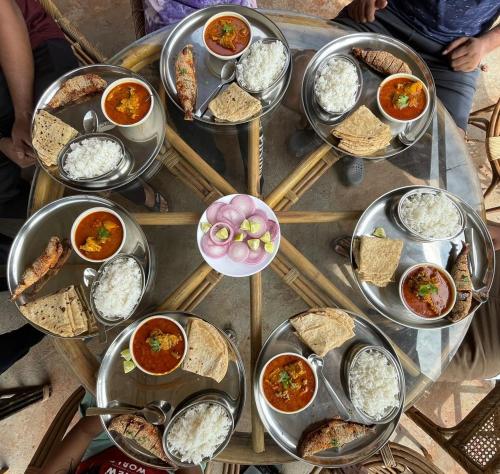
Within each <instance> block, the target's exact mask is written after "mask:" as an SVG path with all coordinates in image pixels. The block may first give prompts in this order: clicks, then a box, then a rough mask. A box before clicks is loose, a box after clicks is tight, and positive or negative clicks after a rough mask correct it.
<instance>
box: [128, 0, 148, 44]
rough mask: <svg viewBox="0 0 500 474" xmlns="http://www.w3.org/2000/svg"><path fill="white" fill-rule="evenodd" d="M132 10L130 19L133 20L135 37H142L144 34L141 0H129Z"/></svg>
mask: <svg viewBox="0 0 500 474" xmlns="http://www.w3.org/2000/svg"><path fill="white" fill-rule="evenodd" d="M130 8H131V10H132V21H133V22H134V29H135V37H136V38H137V39H139V38H142V37H143V36H144V35H145V34H146V27H145V22H144V5H143V3H142V0H130Z"/></svg>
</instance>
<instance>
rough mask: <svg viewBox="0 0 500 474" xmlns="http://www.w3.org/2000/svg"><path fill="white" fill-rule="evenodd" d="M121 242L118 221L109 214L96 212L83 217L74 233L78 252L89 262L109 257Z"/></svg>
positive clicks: (121, 235) (120, 227) (121, 237)
mask: <svg viewBox="0 0 500 474" xmlns="http://www.w3.org/2000/svg"><path fill="white" fill-rule="evenodd" d="M122 240H123V228H122V224H121V222H120V221H119V219H118V218H117V217H116V216H115V215H114V214H111V213H110V212H105V211H97V212H93V213H92V214H89V215H88V216H86V217H84V218H83V219H82V220H81V222H80V223H79V224H78V227H77V228H76V232H75V243H76V245H77V248H78V250H79V251H80V252H81V253H82V254H83V255H85V257H87V258H89V259H91V260H104V259H106V258H109V257H111V256H112V255H113V254H114V253H116V251H117V250H118V248H119V247H120V245H121V243H122Z"/></svg>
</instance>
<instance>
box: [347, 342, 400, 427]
mask: <svg viewBox="0 0 500 474" xmlns="http://www.w3.org/2000/svg"><path fill="white" fill-rule="evenodd" d="M349 376H350V385H351V400H352V403H353V404H354V405H355V406H356V407H357V408H358V409H360V410H361V411H362V412H364V413H366V414H367V415H369V416H370V417H371V418H373V419H374V420H380V419H381V418H383V417H384V416H385V415H386V414H387V413H388V411H389V410H390V409H391V408H394V407H397V406H399V386H398V376H397V372H396V368H395V367H394V365H393V364H392V363H391V362H390V361H389V360H388V359H387V357H386V356H385V355H384V354H382V353H381V352H379V351H365V352H363V353H362V354H361V355H360V356H359V357H358V359H357V360H356V362H355V364H354V366H353V367H352V368H351V371H350V374H349Z"/></svg>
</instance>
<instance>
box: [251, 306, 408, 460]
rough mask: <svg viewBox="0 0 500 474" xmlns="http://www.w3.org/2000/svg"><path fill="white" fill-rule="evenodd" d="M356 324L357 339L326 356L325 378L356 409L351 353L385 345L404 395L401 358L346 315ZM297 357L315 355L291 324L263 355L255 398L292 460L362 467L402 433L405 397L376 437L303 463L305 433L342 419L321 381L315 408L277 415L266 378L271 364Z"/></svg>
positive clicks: (382, 339) (376, 331)
mask: <svg viewBox="0 0 500 474" xmlns="http://www.w3.org/2000/svg"><path fill="white" fill-rule="evenodd" d="M346 313H348V314H349V315H350V316H351V317H352V318H353V319H354V323H355V328H354V331H355V336H354V337H353V338H352V339H350V340H349V341H347V342H345V343H344V344H343V345H342V346H341V347H338V348H336V349H333V350H331V351H329V352H328V354H327V355H326V356H325V357H324V367H323V373H324V375H325V376H326V378H327V380H328V381H329V382H330V384H331V386H332V387H333V389H334V390H335V391H336V393H337V395H338V396H339V397H340V399H341V400H343V402H344V403H345V404H346V406H347V407H349V406H350V402H349V398H348V392H347V387H346V380H345V376H344V369H345V363H348V360H349V353H350V351H351V350H352V349H353V348H354V347H356V346H358V345H359V344H364V345H365V344H366V345H373V346H381V347H383V348H384V349H386V350H387V351H389V352H390V353H391V355H392V356H393V357H394V359H395V360H396V362H397V371H398V372H399V377H400V380H401V385H402V387H403V390H404V373H403V369H402V367H401V363H400V362H399V358H398V356H397V355H396V353H395V352H394V350H393V348H392V346H391V344H390V342H389V341H388V340H387V338H386V337H385V335H384V334H383V333H382V332H381V331H380V330H379V329H378V328H377V327H376V326H374V325H373V324H372V323H371V322H369V321H368V320H366V319H364V318H362V317H361V316H358V315H356V314H354V313H352V312H350V311H346ZM283 352H293V353H297V354H300V355H303V356H304V357H308V355H310V354H311V352H312V351H311V350H310V349H309V348H308V347H307V346H306V345H305V344H304V343H302V341H301V340H300V339H299V337H298V336H297V335H296V333H295V330H294V329H293V327H292V325H291V324H290V321H289V320H286V321H284V322H283V323H281V324H280V325H279V326H278V327H277V328H276V329H275V330H274V331H273V332H272V333H271V335H270V336H269V338H268V339H267V341H266V342H265V344H264V346H263V347H262V350H261V352H260V354H259V358H258V360H257V363H256V365H255V372H254V374H253V394H254V398H255V403H256V405H257V410H258V412H259V416H260V419H261V420H262V423H263V424H264V427H265V428H266V430H267V431H268V433H269V434H270V435H271V437H272V438H273V439H274V441H275V442H276V443H277V444H278V445H279V446H280V447H281V448H282V449H283V450H284V451H285V452H287V453H288V454H289V455H290V456H293V457H294V458H296V459H298V460H300V461H304V462H307V463H310V464H314V465H317V466H323V467H341V466H346V465H349V464H353V463H357V462H361V461H362V460H363V459H366V458H368V457H370V456H371V455H372V454H374V453H375V452H377V451H379V450H380V449H381V448H382V447H383V446H384V445H385V444H386V443H387V442H388V441H389V438H390V437H391V435H392V433H393V432H394V430H395V429H396V427H397V425H398V422H399V419H400V417H401V414H402V412H403V405H404V394H403V396H402V404H401V406H400V407H399V410H398V411H397V414H396V415H395V417H394V418H393V419H392V421H389V422H388V423H385V424H380V425H373V428H374V432H373V433H370V434H368V435H366V436H364V437H362V438H360V439H358V440H356V441H354V442H352V443H349V444H347V445H345V446H344V447H342V448H337V449H335V448H333V449H329V450H326V451H322V452H319V453H317V454H316V455H314V456H311V457H308V458H307V459H303V458H301V457H300V456H299V454H298V450H297V446H298V443H299V441H300V438H301V437H302V435H303V433H304V431H306V429H307V428H309V427H310V426H312V425H314V424H315V423H318V422H321V421H326V420H328V419H331V418H335V417H336V416H340V412H339V411H338V410H337V408H336V405H335V402H334V401H333V399H332V397H331V396H330V394H329V393H328V391H327V389H326V388H325V387H324V386H323V385H322V383H321V379H319V389H318V393H317V395H316V398H315V399H314V401H313V403H312V404H311V405H310V406H309V407H308V408H306V409H305V410H304V411H302V412H299V413H296V414H293V415H285V414H281V413H278V412H276V411H274V410H273V409H272V408H270V407H269V405H268V404H267V403H266V401H265V400H264V397H263V396H262V394H261V392H260V389H259V378H260V374H261V372H262V370H263V368H264V366H265V364H266V362H267V361H268V360H269V359H271V358H272V357H273V356H275V355H277V354H280V353H283Z"/></svg>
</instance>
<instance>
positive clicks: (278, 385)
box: [262, 354, 316, 412]
mask: <svg viewBox="0 0 500 474" xmlns="http://www.w3.org/2000/svg"><path fill="white" fill-rule="evenodd" d="M262 388H263V391H264V395H265V397H266V399H267V401H268V402H269V403H270V404H271V405H272V406H273V407H275V408H277V409H278V410H281V411H284V412H295V411H298V410H301V409H302V408H304V407H305V406H306V405H307V404H308V403H309V402H310V401H311V399H312V397H313V395H314V391H315V389H316V379H315V378H314V373H313V371H312V369H311V367H309V365H308V364H306V363H305V362H304V360H303V359H301V358H300V357H297V356H294V355H290V354H283V355H281V356H278V357H276V359H274V360H272V361H271V362H270V363H269V364H268V365H267V367H266V368H265V371H264V376H263V377H262Z"/></svg>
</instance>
